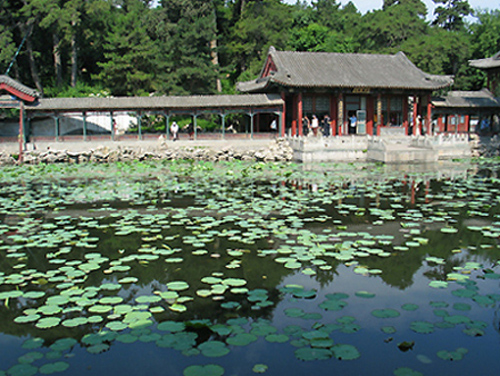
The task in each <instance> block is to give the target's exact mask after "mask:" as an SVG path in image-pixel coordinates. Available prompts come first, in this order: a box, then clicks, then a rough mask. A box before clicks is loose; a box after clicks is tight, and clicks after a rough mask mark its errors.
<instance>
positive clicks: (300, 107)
mask: <svg viewBox="0 0 500 376" xmlns="http://www.w3.org/2000/svg"><path fill="white" fill-rule="evenodd" d="M303 117H304V101H303V98H302V92H300V93H299V94H298V97H297V122H298V125H299V136H303V135H304V129H303V127H302V118H303Z"/></svg>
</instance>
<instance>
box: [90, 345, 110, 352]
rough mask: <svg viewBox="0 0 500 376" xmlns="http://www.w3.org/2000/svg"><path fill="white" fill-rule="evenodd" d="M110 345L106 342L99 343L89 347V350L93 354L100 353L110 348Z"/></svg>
mask: <svg viewBox="0 0 500 376" xmlns="http://www.w3.org/2000/svg"><path fill="white" fill-rule="evenodd" d="M109 347H110V346H109V345H108V344H106V343H99V344H96V345H93V346H89V347H87V351H88V352H89V353H91V354H100V353H103V352H105V351H108V350H109Z"/></svg>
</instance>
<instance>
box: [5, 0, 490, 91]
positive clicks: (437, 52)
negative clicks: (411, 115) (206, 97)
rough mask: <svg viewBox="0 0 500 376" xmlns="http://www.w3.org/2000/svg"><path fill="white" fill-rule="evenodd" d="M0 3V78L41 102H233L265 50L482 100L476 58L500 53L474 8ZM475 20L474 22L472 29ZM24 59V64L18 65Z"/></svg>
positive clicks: (417, 3)
mask: <svg viewBox="0 0 500 376" xmlns="http://www.w3.org/2000/svg"><path fill="white" fill-rule="evenodd" d="M433 1H434V2H435V3H436V9H435V11H434V14H433V15H428V14H427V12H428V11H427V9H426V6H425V4H424V3H423V1H422V0H384V3H383V6H382V9H379V10H374V11H371V12H368V13H366V14H364V15H363V14H361V13H360V12H359V11H358V10H357V9H356V7H355V5H354V4H353V3H348V4H347V5H344V6H342V5H341V4H340V2H339V1H337V0H316V1H312V2H305V1H297V2H296V3H295V4H293V5H290V4H287V3H285V2H284V1H282V0H211V1H202V0H162V1H159V2H152V1H149V0H85V1H84V0H0V73H2V74H3V73H5V72H6V71H7V70H8V69H9V67H10V70H9V75H10V76H11V77H13V78H16V79H18V80H19V81H21V82H23V83H25V84H26V85H29V86H32V87H35V88H37V89H38V90H39V91H40V92H43V93H44V94H45V95H46V96H79V95H80V96H82V95H88V94H89V93H94V94H96V93H100V94H102V93H111V94H112V95H150V94H151V93H155V94H167V95H182V94H209V93H217V92H225V93H231V92H232V91H234V83H235V82H236V81H239V80H247V79H251V78H254V77H255V76H256V75H257V74H258V73H259V70H260V69H261V67H262V63H263V59H264V58H265V57H266V54H267V51H268V48H269V47H270V46H271V45H273V46H275V47H276V48H277V49H281V50H284V49H288V50H297V51H327V52H357V53H358V52H359V53H395V52H397V51H403V52H405V53H406V54H407V56H408V57H409V58H410V59H411V60H412V61H413V62H414V63H415V64H416V65H417V66H418V67H420V68H421V69H423V70H425V71H427V72H429V73H433V74H452V75H455V77H456V83H455V89H461V90H474V89H479V88H481V87H482V86H483V83H484V74H482V73H481V72H478V71H477V70H473V69H471V68H470V67H468V60H469V59H477V58H483V57H489V56H492V55H493V54H495V53H496V52H497V51H498V50H500V33H498V29H499V28H500V12H499V11H498V10H485V9H483V10H476V11H474V10H473V9H471V7H470V6H469V4H468V2H467V0H433ZM470 20H472V21H470ZM18 48H19V52H20V53H19V55H18V56H17V58H16V59H15V61H14V64H12V66H11V62H12V61H13V58H14V56H15V54H16V50H18Z"/></svg>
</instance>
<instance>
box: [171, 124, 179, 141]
mask: <svg viewBox="0 0 500 376" xmlns="http://www.w3.org/2000/svg"><path fill="white" fill-rule="evenodd" d="M170 133H171V134H172V141H177V140H178V139H179V138H178V137H179V125H178V124H177V123H176V122H175V121H174V122H173V123H172V125H171V126H170Z"/></svg>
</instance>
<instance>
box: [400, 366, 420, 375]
mask: <svg viewBox="0 0 500 376" xmlns="http://www.w3.org/2000/svg"><path fill="white" fill-rule="evenodd" d="M394 376H423V374H422V373H420V372H418V371H415V370H413V369H411V368H408V367H400V368H398V369H396V370H395V371H394Z"/></svg>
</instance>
